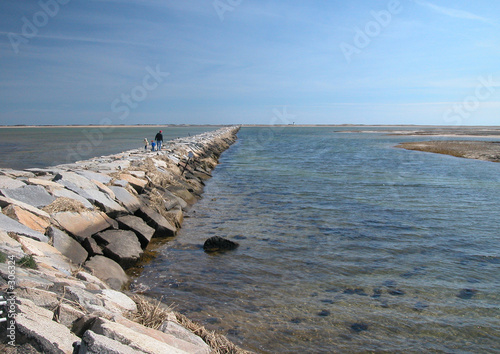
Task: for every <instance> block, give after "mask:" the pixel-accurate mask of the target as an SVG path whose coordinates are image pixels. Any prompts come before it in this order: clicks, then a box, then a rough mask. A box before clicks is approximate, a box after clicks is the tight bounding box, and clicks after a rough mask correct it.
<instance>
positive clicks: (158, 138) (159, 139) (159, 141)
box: [155, 130, 163, 151]
mask: <svg viewBox="0 0 500 354" xmlns="http://www.w3.org/2000/svg"><path fill="white" fill-rule="evenodd" d="M155 140H156V150H158V151H160V150H161V144H162V143H163V134H162V131H161V130H160V131H159V132H158V133H157V134H156V136H155Z"/></svg>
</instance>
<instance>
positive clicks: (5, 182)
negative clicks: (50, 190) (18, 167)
mask: <svg viewBox="0 0 500 354" xmlns="http://www.w3.org/2000/svg"><path fill="white" fill-rule="evenodd" d="M25 185H26V183H24V182H22V181H19V180H17V179H14V178H10V177H8V176H0V189H14V188H21V187H23V186H25Z"/></svg>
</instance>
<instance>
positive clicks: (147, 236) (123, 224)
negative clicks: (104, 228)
mask: <svg viewBox="0 0 500 354" xmlns="http://www.w3.org/2000/svg"><path fill="white" fill-rule="evenodd" d="M116 221H118V224H119V225H120V228H121V229H124V230H131V231H133V232H134V233H135V234H136V236H137V238H138V239H139V242H140V243H141V246H142V248H146V246H147V245H148V244H149V241H151V238H153V235H154V233H155V229H153V228H152V227H150V226H148V225H147V224H146V223H145V222H144V220H142V219H141V218H140V217H137V216H134V215H125V216H120V217H119V218H117V219H116Z"/></svg>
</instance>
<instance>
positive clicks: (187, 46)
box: [0, 0, 500, 126]
mask: <svg viewBox="0 0 500 354" xmlns="http://www.w3.org/2000/svg"><path fill="white" fill-rule="evenodd" d="M499 18H500V2H498V1H491V0H476V1H465V0H455V1H451V0H428V1H427V0H381V1H379V0H370V1H369V0H353V1H350V2H347V1H337V0H330V1H325V0H308V1H298V0H286V1H285V0H189V1H181V0H175V1H172V0H39V1H34V0H2V1H1V2H0V125H15V124H26V125H29V124H41V125H54V124H56V125H57V124H97V125H99V124H113V125H118V124H294V123H295V124H425V125H453V126H462V125H500V120H499V119H498V118H500V61H499V58H500V20H498V19H499Z"/></svg>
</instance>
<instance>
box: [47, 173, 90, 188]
mask: <svg viewBox="0 0 500 354" xmlns="http://www.w3.org/2000/svg"><path fill="white" fill-rule="evenodd" d="M54 181H55V182H58V183H61V184H64V183H66V182H70V183H72V184H74V185H76V186H77V187H79V188H81V189H94V190H97V186H96V185H95V184H94V183H93V182H92V181H90V180H89V179H88V178H86V177H84V176H81V175H79V174H78V173H75V172H60V173H58V174H57V175H56V176H55V177H54Z"/></svg>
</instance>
